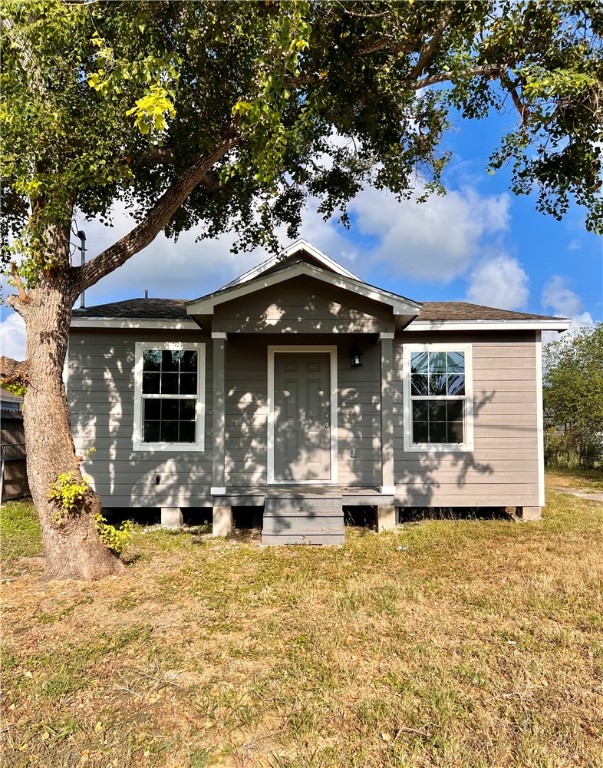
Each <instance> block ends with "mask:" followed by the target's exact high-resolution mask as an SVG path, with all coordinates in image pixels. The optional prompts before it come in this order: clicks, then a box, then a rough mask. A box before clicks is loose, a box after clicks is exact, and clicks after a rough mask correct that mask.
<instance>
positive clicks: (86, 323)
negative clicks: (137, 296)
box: [70, 317, 200, 331]
mask: <svg viewBox="0 0 603 768" xmlns="http://www.w3.org/2000/svg"><path fill="white" fill-rule="evenodd" d="M70 327H71V328H128V329H137V328H140V329H142V330H144V329H149V330H163V331H181V330H182V331H184V330H192V331H194V330H197V331H198V330H199V329H200V326H199V325H198V324H197V323H195V321H194V320H188V319H187V320H160V319H157V320H148V319H147V320H144V319H140V320H137V319H135V318H132V319H128V318H114V317H86V318H84V317H76V318H74V319H73V320H72V321H71V326H70Z"/></svg>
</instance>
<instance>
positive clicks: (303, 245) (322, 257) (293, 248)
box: [282, 238, 362, 282]
mask: <svg viewBox="0 0 603 768" xmlns="http://www.w3.org/2000/svg"><path fill="white" fill-rule="evenodd" d="M301 251H305V252H306V253H309V254H310V256H312V257H313V258H315V259H316V260H317V261H319V262H321V264H324V265H325V267H328V268H329V269H332V270H333V271H334V272H336V273H337V274H338V275H343V277H349V278H350V279H352V280H359V281H360V282H362V281H361V280H360V278H359V277H357V276H356V275H355V274H354V273H353V272H350V271H349V269H346V268H345V267H342V266H341V264H338V263H337V262H336V261H334V260H333V259H331V258H330V257H329V256H327V254H326V253H323V252H322V251H319V250H318V248H315V247H314V246H313V245H312V244H311V243H309V242H308V241H307V240H304V239H303V238H302V239H300V240H296V241H295V242H294V243H293V244H292V245H290V246H289V247H288V248H285V250H284V251H283V253H282V256H285V257H289V256H293V255H295V254H296V253H299V252H301Z"/></svg>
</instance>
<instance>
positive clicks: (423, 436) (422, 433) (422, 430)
mask: <svg viewBox="0 0 603 768" xmlns="http://www.w3.org/2000/svg"><path fill="white" fill-rule="evenodd" d="M427 438H428V430H427V422H426V421H414V422H413V425H412V441H413V443H426V442H428V439H427Z"/></svg>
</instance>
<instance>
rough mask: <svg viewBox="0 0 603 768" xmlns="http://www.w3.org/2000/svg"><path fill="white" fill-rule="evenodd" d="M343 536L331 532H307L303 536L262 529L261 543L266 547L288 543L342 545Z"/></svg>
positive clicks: (318, 545) (319, 545) (316, 545)
mask: <svg viewBox="0 0 603 768" xmlns="http://www.w3.org/2000/svg"><path fill="white" fill-rule="evenodd" d="M344 539H345V536H344V534H343V533H340V534H339V533H337V534H335V533H333V534H325V533H322V534H321V533H313V534H308V535H306V536H304V535H303V534H295V533H284V534H274V533H266V534H265V533H264V532H263V531H262V544H263V545H264V546H268V547H282V546H284V545H288V544H289V545H290V544H303V545H312V546H315V547H321V546H331V547H342V546H343V543H344Z"/></svg>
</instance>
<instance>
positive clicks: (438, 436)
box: [429, 421, 446, 443]
mask: <svg viewBox="0 0 603 768" xmlns="http://www.w3.org/2000/svg"><path fill="white" fill-rule="evenodd" d="M429 442H430V443H445V442H446V422H445V421H430V422H429Z"/></svg>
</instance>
